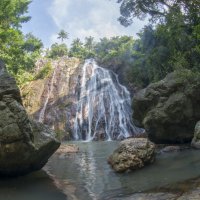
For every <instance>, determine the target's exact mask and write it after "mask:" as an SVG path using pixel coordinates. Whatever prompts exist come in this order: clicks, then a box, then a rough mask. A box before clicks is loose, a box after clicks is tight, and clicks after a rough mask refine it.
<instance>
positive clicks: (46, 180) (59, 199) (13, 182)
mask: <svg viewBox="0 0 200 200" xmlns="http://www.w3.org/2000/svg"><path fill="white" fill-rule="evenodd" d="M46 199H47V200H66V199H68V198H67V197H66V195H65V194H64V193H63V192H62V191H61V190H60V189H58V188H57V187H55V184H54V180H53V179H52V178H51V177H50V176H49V175H48V174H47V173H46V172H45V171H43V170H41V171H38V172H34V173H32V174H30V175H27V176H21V177H17V178H9V179H0V200H46Z"/></svg>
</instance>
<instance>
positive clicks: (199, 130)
mask: <svg viewBox="0 0 200 200" xmlns="http://www.w3.org/2000/svg"><path fill="white" fill-rule="evenodd" d="M191 145H192V147H194V148H197V149H200V121H198V122H197V124H196V126H195V130H194V137H193V139H192V143H191Z"/></svg>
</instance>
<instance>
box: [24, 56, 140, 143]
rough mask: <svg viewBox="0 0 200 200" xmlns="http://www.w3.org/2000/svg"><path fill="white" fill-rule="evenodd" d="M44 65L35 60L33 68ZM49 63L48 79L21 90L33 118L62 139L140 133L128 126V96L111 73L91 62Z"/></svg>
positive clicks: (125, 135) (68, 61)
mask: <svg viewBox="0 0 200 200" xmlns="http://www.w3.org/2000/svg"><path fill="white" fill-rule="evenodd" d="M45 62H47V61H45V60H44V59H43V60H41V61H38V63H37V64H36V69H40V68H42V67H43V66H44V65H45ZM48 62H49V61H48ZM50 62H51V65H52V68H53V70H52V72H51V74H50V75H49V76H48V77H46V78H44V79H39V80H36V81H33V82H32V83H30V84H29V85H28V86H26V87H25V88H23V89H22V93H23V96H24V105H25V107H26V108H27V110H28V112H29V114H30V115H31V116H33V118H34V119H36V120H38V121H40V122H43V123H44V124H47V125H49V126H50V127H52V128H53V129H54V130H56V131H57V132H58V133H62V134H64V139H67V138H69V137H70V138H72V139H77V140H109V139H110V140H111V139H122V138H125V137H129V136H132V135H134V134H136V133H137V132H142V130H141V129H138V128H136V127H135V126H134V125H133V124H132V117H131V116H132V112H131V99H130V94H129V92H128V91H127V89H126V88H125V87H124V86H122V85H121V84H120V83H119V81H118V78H117V75H116V74H115V73H113V72H112V71H109V70H106V69H104V68H102V67H100V66H98V65H97V64H96V62H95V61H94V60H92V59H91V60H87V61H85V63H84V64H82V63H81V62H80V61H79V60H78V59H76V58H59V59H58V60H54V61H50Z"/></svg>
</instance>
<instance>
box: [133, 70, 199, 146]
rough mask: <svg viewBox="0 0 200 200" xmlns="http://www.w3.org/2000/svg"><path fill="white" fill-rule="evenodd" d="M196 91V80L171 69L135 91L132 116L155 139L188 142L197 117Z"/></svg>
mask: <svg viewBox="0 0 200 200" xmlns="http://www.w3.org/2000/svg"><path fill="white" fill-rule="evenodd" d="M199 94H200V81H199V80H195V79H187V78H183V77H181V76H180V75H179V74H177V73H175V72H174V73H171V74H169V75H167V77H166V78H165V79H163V80H161V81H159V82H157V83H153V84H150V85H149V86H148V87H147V88H145V89H143V90H141V91H139V92H138V93H137V94H136V95H135V97H134V100H133V110H134V116H133V117H134V120H135V121H137V122H138V123H137V125H140V126H142V127H144V128H145V130H146V132H147V134H148V137H149V138H150V140H151V141H153V142H155V143H163V144H174V143H187V142H191V140H192V137H193V133H194V127H195V124H196V123H197V121H198V120H199V119H200V95H199Z"/></svg>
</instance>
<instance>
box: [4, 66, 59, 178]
mask: <svg viewBox="0 0 200 200" xmlns="http://www.w3.org/2000/svg"><path fill="white" fill-rule="evenodd" d="M59 145H60V143H59V142H58V141H57V140H56V139H55V135H54V133H53V132H52V131H51V130H50V129H49V128H48V127H46V126H44V125H42V124H40V123H36V122H34V121H31V120H30V119H29V118H28V115H27V113H26V111H25V109H24V107H23V105H22V101H21V97H20V92H19V89H18V87H17V85H16V82H15V80H14V78H12V77H11V76H10V75H9V74H8V73H7V71H6V69H5V67H4V65H3V63H2V62H0V176H14V175H21V174H25V173H29V172H31V171H34V170H38V169H40V168H42V167H43V166H44V164H45V163H46V162H47V161H48V158H49V157H50V156H51V155H52V154H53V153H54V151H56V149H57V148H58V147H59Z"/></svg>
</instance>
